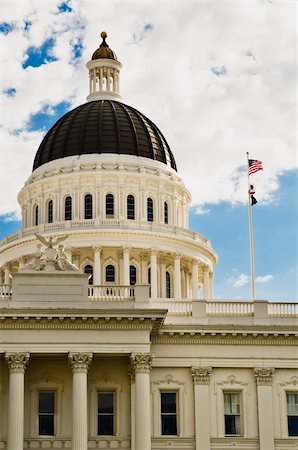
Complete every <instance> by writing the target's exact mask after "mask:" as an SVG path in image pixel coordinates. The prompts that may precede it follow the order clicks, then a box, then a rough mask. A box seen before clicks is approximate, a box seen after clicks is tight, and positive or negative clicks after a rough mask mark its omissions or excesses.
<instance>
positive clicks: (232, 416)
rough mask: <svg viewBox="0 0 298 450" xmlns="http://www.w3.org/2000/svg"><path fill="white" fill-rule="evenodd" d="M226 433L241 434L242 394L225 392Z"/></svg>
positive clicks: (228, 434)
mask: <svg viewBox="0 0 298 450" xmlns="http://www.w3.org/2000/svg"><path fill="white" fill-rule="evenodd" d="M224 407H225V435H227V436H230V435H232V436H240V434H241V430H240V394H239V393H224Z"/></svg>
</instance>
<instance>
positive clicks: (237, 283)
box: [228, 273, 273, 288]
mask: <svg viewBox="0 0 298 450" xmlns="http://www.w3.org/2000/svg"><path fill="white" fill-rule="evenodd" d="M250 280H251V277H250V276H249V275H246V274H245V273H241V274H240V275H238V276H237V277H235V276H231V277H230V278H228V284H229V285H230V286H232V287H233V288H240V287H243V286H245V285H246V284H248V283H250ZM272 280H273V275H270V274H268V275H264V276H259V277H256V279H255V282H256V283H269V282H270V281H272Z"/></svg>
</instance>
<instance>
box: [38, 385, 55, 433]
mask: <svg viewBox="0 0 298 450" xmlns="http://www.w3.org/2000/svg"><path fill="white" fill-rule="evenodd" d="M38 434H39V436H54V435H55V392H39V394H38Z"/></svg>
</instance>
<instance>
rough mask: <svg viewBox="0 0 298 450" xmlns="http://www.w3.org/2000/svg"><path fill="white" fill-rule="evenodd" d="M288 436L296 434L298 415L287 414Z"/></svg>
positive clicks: (297, 434)
mask: <svg viewBox="0 0 298 450" xmlns="http://www.w3.org/2000/svg"><path fill="white" fill-rule="evenodd" d="M288 431H289V436H298V416H288Z"/></svg>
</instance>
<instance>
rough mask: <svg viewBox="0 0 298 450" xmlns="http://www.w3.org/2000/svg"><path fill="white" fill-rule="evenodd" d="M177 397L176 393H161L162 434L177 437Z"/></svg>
mask: <svg viewBox="0 0 298 450" xmlns="http://www.w3.org/2000/svg"><path fill="white" fill-rule="evenodd" d="M176 397H177V395H176V392H161V393H160V411H161V434H162V435H174V436H176V435H177V398H176Z"/></svg>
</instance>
